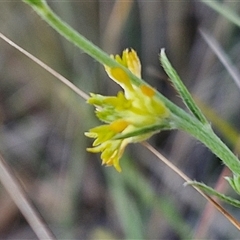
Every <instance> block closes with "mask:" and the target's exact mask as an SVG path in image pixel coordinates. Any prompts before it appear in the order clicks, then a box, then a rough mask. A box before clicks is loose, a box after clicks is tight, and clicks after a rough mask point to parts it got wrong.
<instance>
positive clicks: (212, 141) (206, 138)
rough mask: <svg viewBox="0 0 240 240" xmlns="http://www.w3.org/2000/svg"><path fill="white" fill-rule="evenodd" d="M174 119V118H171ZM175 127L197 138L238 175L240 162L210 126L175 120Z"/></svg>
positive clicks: (193, 121)
mask: <svg viewBox="0 0 240 240" xmlns="http://www.w3.org/2000/svg"><path fill="white" fill-rule="evenodd" d="M173 117H176V116H173ZM175 122H176V124H177V127H178V128H179V129H181V130H183V131H185V132H187V133H189V134H190V135H192V136H194V137H195V138H197V139H198V140H199V141H200V142H202V143H203V144H204V145H205V146H207V147H208V148H209V149H210V150H211V151H212V152H213V153H214V154H215V155H216V156H217V157H219V158H220V159H221V160H222V161H223V162H224V164H225V165H226V166H227V167H228V168H229V169H230V170H231V171H232V172H233V173H234V174H235V175H237V176H238V175H240V161H239V159H238V158H237V157H236V156H235V155H234V154H233V152H232V151H231V150H230V149H229V148H228V147H227V146H226V145H225V144H224V143H223V142H222V141H221V139H220V138H219V137H218V136H217V135H216V134H215V133H214V132H213V130H212V129H211V127H210V126H206V125H203V124H200V123H199V122H198V121H196V120H195V119H193V118H191V119H189V121H187V119H182V118H178V117H177V118H176V119H175Z"/></svg>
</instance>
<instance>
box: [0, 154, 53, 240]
mask: <svg viewBox="0 0 240 240" xmlns="http://www.w3.org/2000/svg"><path fill="white" fill-rule="evenodd" d="M0 181H1V183H2V184H3V186H4V187H5V189H6V190H7V191H8V193H9V194H10V196H11V198H12V199H13V201H14V202H15V204H16V205H17V206H18V208H19V210H20V211H21V212H22V214H23V216H24V217H25V218H26V220H27V222H28V223H29V225H30V226H31V228H32V229H33V231H34V232H35V234H36V235H37V236H38V238H39V239H42V240H44V239H56V238H55V236H54V235H53V233H52V232H51V230H50V229H49V228H48V227H47V225H46V223H45V222H44V220H43V219H42V217H41V216H40V214H39V213H38V211H37V210H36V209H35V207H34V206H33V205H32V203H31V202H30V200H29V199H28V197H27V195H26V193H25V191H24V189H23V187H22V186H21V184H20V182H19V180H18V179H17V178H16V177H15V175H14V173H13V171H12V170H11V169H10V167H9V166H8V164H7V163H6V161H5V160H4V158H3V157H2V156H1V155H0Z"/></svg>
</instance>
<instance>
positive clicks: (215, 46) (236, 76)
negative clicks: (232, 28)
mask: <svg viewBox="0 0 240 240" xmlns="http://www.w3.org/2000/svg"><path fill="white" fill-rule="evenodd" d="M200 33H201V35H202V37H203V39H204V40H205V41H206V43H207V44H208V46H209V47H210V48H211V49H212V50H213V52H214V53H215V54H216V55H217V57H218V59H219V60H220V61H221V63H222V64H223V65H224V66H225V68H226V69H227V71H228V73H229V74H230V75H231V77H232V78H233V80H234V82H235V83H236V85H237V86H238V89H239V90H240V73H239V71H238V69H237V68H236V67H235V66H234V64H233V63H232V62H231V60H230V59H229V57H228V56H227V54H226V53H225V52H224V50H223V49H222V47H221V46H220V45H219V43H218V42H217V41H216V39H214V38H213V37H211V36H210V35H209V34H208V33H207V32H205V31H203V30H200Z"/></svg>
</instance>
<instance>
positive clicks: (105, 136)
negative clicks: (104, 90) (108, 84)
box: [85, 49, 170, 172]
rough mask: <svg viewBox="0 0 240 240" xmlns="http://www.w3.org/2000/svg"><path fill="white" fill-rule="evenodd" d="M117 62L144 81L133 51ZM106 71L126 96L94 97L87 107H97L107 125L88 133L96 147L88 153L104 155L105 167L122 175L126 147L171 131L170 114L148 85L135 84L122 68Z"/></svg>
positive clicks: (100, 116) (107, 68)
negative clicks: (112, 168)
mask: <svg viewBox="0 0 240 240" xmlns="http://www.w3.org/2000/svg"><path fill="white" fill-rule="evenodd" d="M115 60H116V61H117V62H118V63H120V64H121V65H123V66H125V67H126V68H128V69H129V70H130V71H131V72H132V73H133V74H134V75H136V76H137V77H139V78H140V77H141V64H140V61H139V58H138V56H137V53H136V52H135V51H134V50H132V49H131V50H129V49H126V50H124V51H123V54H122V57H120V56H119V55H116V56H115ZM105 70H106V72H107V74H108V75H109V77H110V78H111V79H113V80H114V81H115V82H116V83H118V84H119V85H120V86H121V87H122V88H123V89H124V92H122V91H120V92H119V93H118V94H117V96H110V97H106V96H102V95H99V94H91V98H90V99H89V100H88V103H90V104H93V105H95V106H96V115H97V117H98V118H99V119H100V120H101V121H103V122H104V123H106V124H104V125H101V126H98V127H95V128H92V129H90V130H89V132H87V133H85V134H86V136H88V137H90V138H95V141H94V142H93V147H92V148H87V150H88V151H89V152H93V153H97V152H101V153H102V154H101V159H102V164H106V165H107V166H114V167H115V168H116V170H117V171H119V172H120V171H121V167H120V165H119V159H120V158H121V156H122V154H123V152H124V149H125V147H126V146H127V145H128V144H129V143H133V142H140V141H143V140H145V139H147V138H149V137H150V136H152V135H153V134H154V133H156V132H158V131H160V129H164V128H169V125H168V120H167V119H168V118H169V116H170V111H169V110H168V109H167V108H166V106H165V105H164V103H163V102H161V101H160V100H159V99H158V98H157V97H156V91H155V89H153V88H151V87H149V86H148V85H145V84H143V85H141V86H136V85H134V84H132V82H131V78H130V77H129V76H128V73H127V72H126V71H124V70H123V69H122V68H120V67H109V66H105Z"/></svg>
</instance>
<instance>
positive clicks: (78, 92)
mask: <svg viewBox="0 0 240 240" xmlns="http://www.w3.org/2000/svg"><path fill="white" fill-rule="evenodd" d="M0 38H1V39H2V40H4V41H5V42H7V43H8V44H9V45H11V46H12V47H14V48H15V49H17V50H18V51H20V52H21V53H23V54H24V55H25V56H27V57H28V58H30V59H31V60H33V61H34V62H35V63H37V64H38V65H39V66H41V67H42V68H44V69H45V70H46V71H48V72H49V73H50V74H52V75H53V76H55V77H56V78H57V79H58V80H60V81H61V82H62V83H63V84H65V85H66V86H68V87H69V88H70V89H71V90H73V91H74V92H75V93H76V94H78V95H79V96H80V97H82V98H83V99H86V100H87V99H88V98H89V96H88V95H87V94H86V93H85V92H83V91H82V90H81V89H79V88H78V87H76V86H75V85H74V84H73V83H71V82H70V81H69V80H68V79H66V78H65V77H63V76H62V75H61V74H59V73H58V72H56V71H55V70H53V69H52V68H50V67H49V66H48V65H46V64H45V63H44V62H42V61H41V60H39V59H38V58H36V57H35V56H33V55H32V54H31V53H29V52H27V51H26V50H24V49H23V48H21V47H20V46H18V45H17V44H16V43H14V42H13V41H12V40H10V39H9V38H7V37H6V36H4V35H3V34H2V33H0Z"/></svg>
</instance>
